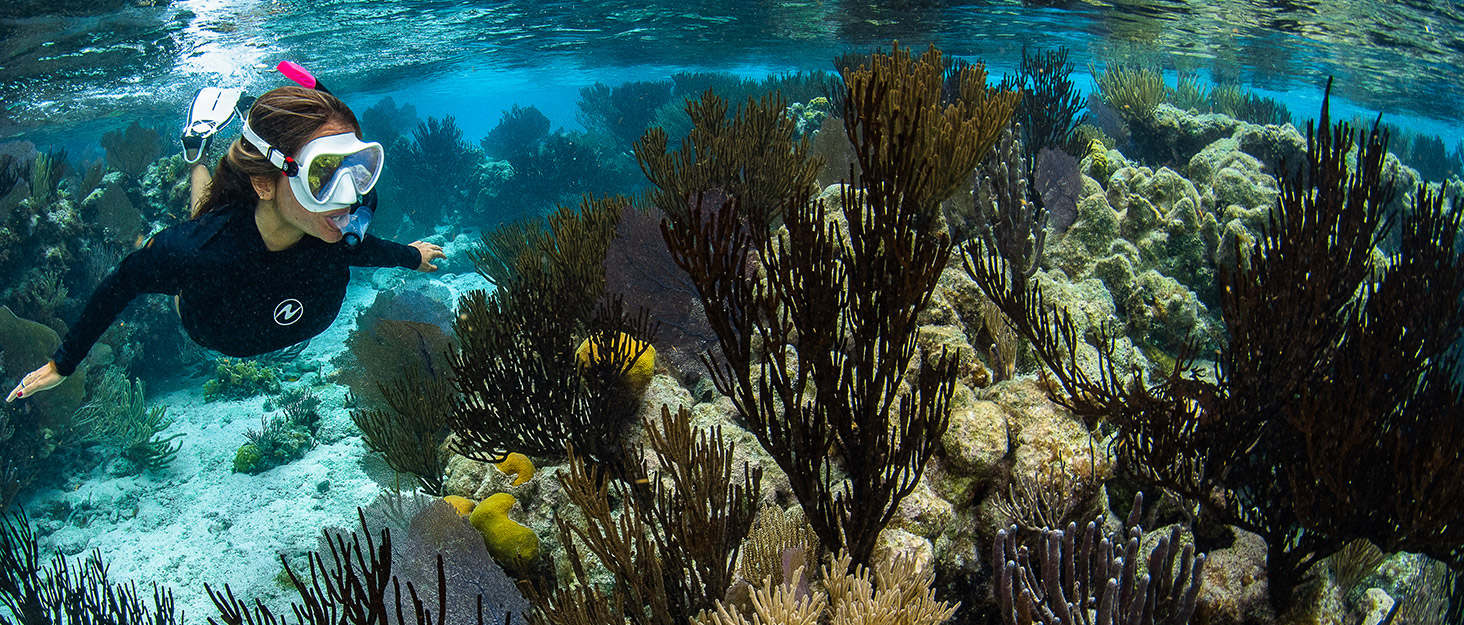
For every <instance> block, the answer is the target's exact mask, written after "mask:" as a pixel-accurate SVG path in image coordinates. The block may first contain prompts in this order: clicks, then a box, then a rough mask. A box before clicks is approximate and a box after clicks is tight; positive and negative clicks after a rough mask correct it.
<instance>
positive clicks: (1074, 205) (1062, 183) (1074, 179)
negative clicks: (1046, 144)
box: [1035, 148, 1083, 234]
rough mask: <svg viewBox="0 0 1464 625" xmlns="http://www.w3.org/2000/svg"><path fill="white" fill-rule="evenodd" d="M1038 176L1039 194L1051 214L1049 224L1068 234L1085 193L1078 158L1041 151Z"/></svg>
mask: <svg viewBox="0 0 1464 625" xmlns="http://www.w3.org/2000/svg"><path fill="white" fill-rule="evenodd" d="M1035 176H1036V182H1037V193H1038V194H1040V195H1041V197H1042V205H1043V206H1044V207H1045V208H1047V214H1048V215H1049V217H1048V222H1047V223H1048V225H1050V226H1051V227H1052V230H1053V231H1054V232H1057V233H1058V234H1061V233H1063V232H1067V229H1068V226H1071V225H1073V222H1074V221H1076V220H1077V218H1078V195H1079V194H1081V193H1082V191H1083V176H1082V174H1081V173H1079V172H1078V159H1076V158H1073V157H1071V156H1069V155H1068V154H1067V153H1066V152H1063V151H1062V150H1054V149H1052V148H1042V151H1041V152H1039V153H1038V154H1037V167H1036V171H1035Z"/></svg>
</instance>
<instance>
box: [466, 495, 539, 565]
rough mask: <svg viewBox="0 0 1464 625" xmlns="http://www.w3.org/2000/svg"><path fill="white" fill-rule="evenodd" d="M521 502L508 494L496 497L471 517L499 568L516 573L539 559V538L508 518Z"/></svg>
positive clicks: (478, 507) (470, 521) (475, 510)
mask: <svg viewBox="0 0 1464 625" xmlns="http://www.w3.org/2000/svg"><path fill="white" fill-rule="evenodd" d="M517 501H518V500H516V499H514V498H513V495H510V494H508V493H495V494H494V495H492V496H491V497H489V498H487V499H484V500H483V501H482V502H481V503H479V504H478V506H477V507H476V508H473V513H472V514H470V515H468V522H469V523H472V524H473V527H475V528H477V529H478V532H479V533H481V534H482V535H483V543H484V544H485V545H487V547H488V553H489V554H491V555H492V556H493V559H494V560H496V561H497V562H498V564H499V565H501V566H503V567H505V568H512V569H522V568H524V567H526V566H528V565H529V564H530V563H532V562H533V561H534V560H535V559H536V558H538V557H539V537H538V536H536V535H535V534H534V531H533V530H531V529H529V528H527V527H524V526H523V525H520V524H518V523H517V522H516V521H514V520H513V519H510V518H508V509H509V508H512V507H513V504H514V503H516V502H517Z"/></svg>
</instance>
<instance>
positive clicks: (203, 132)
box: [183, 87, 244, 163]
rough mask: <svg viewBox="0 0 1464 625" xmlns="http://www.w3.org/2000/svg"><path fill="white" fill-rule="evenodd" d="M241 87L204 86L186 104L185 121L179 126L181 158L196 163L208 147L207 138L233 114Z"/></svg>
mask: <svg viewBox="0 0 1464 625" xmlns="http://www.w3.org/2000/svg"><path fill="white" fill-rule="evenodd" d="M242 95H244V90H243V89H220V88H218V87H204V88H203V89H200V90H199V91H198V95H196V96H194V97H193V104H192V105H191V106H189V107H188V125H187V126H184V127H183V160H185V161H188V162H189V163H197V162H198V161H199V160H200V159H202V158H203V153H204V152H205V151H207V149H208V139H209V137H212V136H213V134H214V133H216V132H218V131H219V130H220V129H222V128H223V127H224V126H227V125H228V124H229V120H231V119H233V117H234V106H235V105H236V104H238V102H239V98H240V96H242Z"/></svg>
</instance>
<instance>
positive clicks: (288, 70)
mask: <svg viewBox="0 0 1464 625" xmlns="http://www.w3.org/2000/svg"><path fill="white" fill-rule="evenodd" d="M275 69H277V70H279V72H280V73H281V74H284V75H285V77H286V78H289V79H290V80H293V81H295V84H297V85H300V86H301V87H304V88H306V89H314V90H316V91H323V92H325V93H331V92H330V89H326V88H325V84H323V83H321V82H320V80H319V79H317V78H316V77H315V75H314V74H311V73H310V70H307V69H305V68H304V67H302V66H301V65H300V64H299V63H296V62H294V61H280V64H279V65H276V66H275ZM331 95H335V94H334V93H331ZM375 212H376V189H372V190H370V191H367V192H366V195H364V196H362V197H361V199H360V200H358V201H357V202H356V203H355V204H352V205H351V212H349V213H347V214H345V215H341V216H340V217H334V218H332V219H331V223H334V224H335V226H336V227H337V228H339V229H340V231H341V235H342V236H341V241H342V242H344V243H345V244H346V245H347V246H349V247H355V246H356V245H357V244H359V243H360V242H361V241H362V240H363V239H365V238H366V228H367V227H369V226H370V225H371V217H372V215H373V214H375Z"/></svg>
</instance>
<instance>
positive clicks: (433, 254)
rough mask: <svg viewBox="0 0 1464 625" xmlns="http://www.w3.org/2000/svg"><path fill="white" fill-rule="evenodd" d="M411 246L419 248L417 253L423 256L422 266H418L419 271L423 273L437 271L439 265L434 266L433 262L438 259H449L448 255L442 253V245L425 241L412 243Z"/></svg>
mask: <svg viewBox="0 0 1464 625" xmlns="http://www.w3.org/2000/svg"><path fill="white" fill-rule="evenodd" d="M411 245H412V247H415V248H417V253H419V254H421V255H422V264H420V265H417V271H421V272H423V273H431V272H434V271H437V265H434V264H432V261H433V260H436V259H438V258H447V254H444V253H442V246H440V245H434V244H431V243H427V242H425V241H412V243H411Z"/></svg>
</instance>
